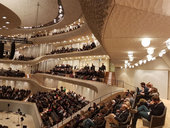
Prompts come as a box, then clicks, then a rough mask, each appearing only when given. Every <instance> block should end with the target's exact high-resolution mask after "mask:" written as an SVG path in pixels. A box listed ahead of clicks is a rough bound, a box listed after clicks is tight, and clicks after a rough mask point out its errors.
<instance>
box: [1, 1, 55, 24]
mask: <svg viewBox="0 0 170 128" xmlns="http://www.w3.org/2000/svg"><path fill="white" fill-rule="evenodd" d="M0 3H2V4H3V5H5V6H6V7H8V8H10V9H11V10H12V11H13V12H15V13H16V14H17V15H18V16H19V17H20V19H21V26H36V17H37V4H38V3H39V13H38V23H37V24H45V23H48V22H49V21H51V20H53V19H54V18H55V17H56V14H57V13H58V3H57V0H50V2H49V1H48V0H0ZM49 13H50V15H49Z"/></svg>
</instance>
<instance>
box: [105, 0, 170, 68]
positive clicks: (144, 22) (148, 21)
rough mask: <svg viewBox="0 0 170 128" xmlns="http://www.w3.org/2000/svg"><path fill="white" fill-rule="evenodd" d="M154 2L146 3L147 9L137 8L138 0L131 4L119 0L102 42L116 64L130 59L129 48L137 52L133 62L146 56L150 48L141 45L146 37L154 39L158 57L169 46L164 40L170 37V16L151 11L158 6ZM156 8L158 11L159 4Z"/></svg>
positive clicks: (152, 41) (152, 43)
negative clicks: (136, 2)
mask: <svg viewBox="0 0 170 128" xmlns="http://www.w3.org/2000/svg"><path fill="white" fill-rule="evenodd" d="M153 1H154V0H152V2H151V1H150V2H149V1H148V2H147V3H145V4H143V6H145V5H147V6H145V10H144V9H136V8H137V7H138V6H137V5H136V4H135V2H134V3H133V4H130V3H128V5H127V4H125V3H124V2H123V3H121V5H120V4H119V2H120V1H119V2H118V3H116V5H115V7H114V9H113V11H112V13H111V14H110V17H109V19H108V22H107V25H106V27H105V28H106V29H105V32H104V37H103V42H102V43H103V46H104V48H105V50H106V51H107V52H108V54H109V55H110V57H111V60H112V62H114V64H115V65H116V66H122V65H123V64H124V61H125V60H128V51H133V52H134V61H133V62H131V64H134V63H136V62H138V61H139V60H142V59H144V58H146V55H147V50H146V48H144V47H142V45H141V40H142V38H143V37H149V38H151V45H150V47H153V48H155V54H154V56H158V53H159V52H160V51H161V50H162V49H165V48H166V45H165V44H164V42H165V41H166V40H167V39H168V38H169V37H170V28H169V27H168V26H170V17H169V16H167V15H163V14H162V15H160V14H158V13H153V12H151V11H148V10H152V8H154V7H152V5H153ZM145 2H146V1H145ZM139 3H140V2H139ZM123 4H124V5H123ZM148 4H150V6H148ZM128 6H129V7H128ZM157 6H158V5H157ZM132 7H134V8H132ZM149 7H150V8H151V9H150V8H149ZM143 8H144V7H143ZM155 10H158V8H156V5H155Z"/></svg>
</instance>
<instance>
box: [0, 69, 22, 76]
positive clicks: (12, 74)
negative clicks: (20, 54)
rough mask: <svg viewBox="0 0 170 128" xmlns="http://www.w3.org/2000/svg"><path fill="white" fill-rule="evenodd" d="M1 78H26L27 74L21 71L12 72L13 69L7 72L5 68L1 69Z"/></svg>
mask: <svg viewBox="0 0 170 128" xmlns="http://www.w3.org/2000/svg"><path fill="white" fill-rule="evenodd" d="M0 76H11V77H25V73H24V72H23V71H20V70H17V71H15V70H12V68H9V70H5V69H3V68H1V69H0Z"/></svg>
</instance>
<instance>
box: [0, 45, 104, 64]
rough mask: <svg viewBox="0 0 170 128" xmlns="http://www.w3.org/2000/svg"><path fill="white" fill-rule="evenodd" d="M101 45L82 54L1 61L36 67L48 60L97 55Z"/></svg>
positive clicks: (1, 60) (1, 61)
mask: <svg viewBox="0 0 170 128" xmlns="http://www.w3.org/2000/svg"><path fill="white" fill-rule="evenodd" d="M101 48H102V47H101V45H98V46H97V47H96V48H93V49H90V50H86V51H81V52H77V51H76V52H72V53H73V54H70V53H62V54H51V55H43V56H39V57H37V58H35V59H34V60H29V61H19V60H3V59H0V63H13V64H22V65H23V64H30V65H34V64H37V63H39V62H42V61H44V60H48V59H54V58H64V57H74V56H76V57H78V56H82V55H84V56H87V55H89V53H91V54H90V55H96V51H97V52H98V51H99V50H100V49H101ZM99 55H104V54H103V53H101V54H99Z"/></svg>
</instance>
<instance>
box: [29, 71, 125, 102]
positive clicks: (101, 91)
mask: <svg viewBox="0 0 170 128" xmlns="http://www.w3.org/2000/svg"><path fill="white" fill-rule="evenodd" d="M32 76H33V77H34V78H38V79H39V80H40V81H44V80H45V78H50V79H54V80H59V81H64V82H68V83H72V84H76V85H78V86H84V87H87V88H90V89H92V90H94V91H95V92H96V96H95V97H94V99H96V98H99V97H101V96H103V95H106V94H108V93H109V92H114V91H123V90H124V89H123V88H120V87H115V86H109V85H107V84H105V83H103V82H96V81H91V80H82V79H77V78H69V77H62V76H56V75H49V74H43V73H37V74H34V75H32ZM34 78H33V79H34ZM76 93H78V92H76ZM87 95H88V94H87Z"/></svg>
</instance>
